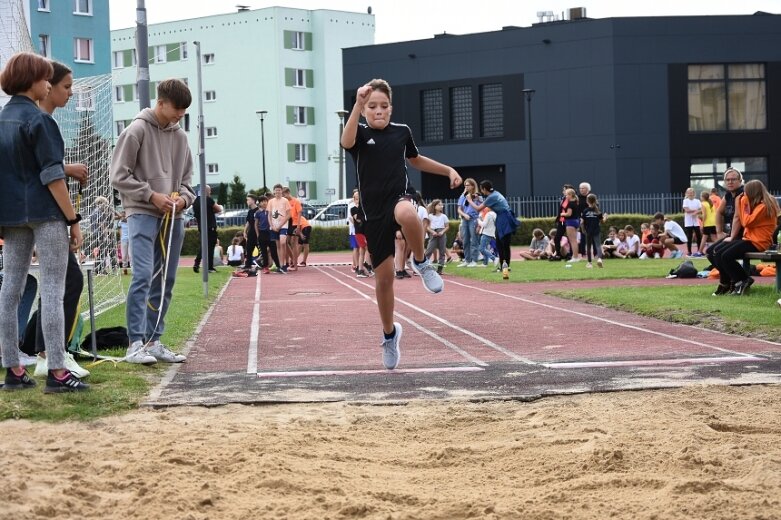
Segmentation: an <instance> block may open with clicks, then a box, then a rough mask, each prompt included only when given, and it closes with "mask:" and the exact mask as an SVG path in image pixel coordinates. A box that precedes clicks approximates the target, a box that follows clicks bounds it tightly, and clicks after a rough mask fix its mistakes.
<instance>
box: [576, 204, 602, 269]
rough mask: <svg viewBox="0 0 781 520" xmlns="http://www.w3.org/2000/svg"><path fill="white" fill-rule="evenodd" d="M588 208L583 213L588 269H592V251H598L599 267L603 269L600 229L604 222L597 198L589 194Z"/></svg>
mask: <svg viewBox="0 0 781 520" xmlns="http://www.w3.org/2000/svg"><path fill="white" fill-rule="evenodd" d="M586 205H587V206H586V208H585V209H584V210H583V211H582V212H581V216H582V218H583V229H584V230H585V231H586V240H585V242H586V254H587V258H588V263H587V264H586V267H587V268H591V250H592V249H594V250H596V251H597V265H598V266H599V267H602V266H603V264H602V249H601V248H600V242H601V237H600V229H599V224H600V222H602V210H601V209H600V208H599V201H597V196H596V195H594V194H593V193H589V194H588V196H587V197H586Z"/></svg>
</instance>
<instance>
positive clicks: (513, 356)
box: [326, 272, 539, 365]
mask: <svg viewBox="0 0 781 520" xmlns="http://www.w3.org/2000/svg"><path fill="white" fill-rule="evenodd" d="M326 274H328V273H326ZM339 274H341V275H343V276H344V277H346V278H348V279H350V280H356V279H354V278H352V277H351V276H350V275H349V274H346V273H342V272H339ZM329 276H330V275H329ZM334 279H335V280H336V278H334ZM337 281H339V280H337ZM339 282H340V283H342V284H343V285H345V286H347V287H350V288H351V289H352V290H354V291H356V292H358V293H359V294H363V293H361V292H360V291H358V290H357V289H355V288H354V287H352V286H351V285H349V284H344V283H343V282H341V281H339ZM356 283H359V284H361V285H363V286H364V287H367V288H369V289H371V290H374V287H373V286H371V285H369V284H367V283H365V282H358V281H357V280H356ZM372 301H373V302H375V304H376V303H377V302H376V300H372ZM396 301H397V302H399V303H401V304H403V305H406V306H407V307H409V308H410V309H412V310H414V311H416V312H419V313H421V314H423V315H424V316H427V317H429V318H431V319H432V320H435V321H438V322H440V323H441V324H443V325H445V326H446V327H449V328H451V329H453V330H455V331H457V332H460V333H461V334H464V335H466V336H469V337H471V338H473V339H474V340H476V341H478V342H479V343H482V344H483V345H485V346H486V347H488V348H490V349H492V350H495V351H497V352H500V353H502V354H504V355H505V356H507V357H509V358H510V359H512V360H514V361H518V362H521V363H524V364H526V365H539V363H536V362H534V361H531V360H530V359H527V358H525V357H523V356H519V355H518V354H516V353H515V352H512V351H510V350H507V349H506V348H504V347H502V346H501V345H497V344H496V343H494V342H493V341H490V340H488V339H486V338H484V337H483V336H481V335H479V334H476V333H474V332H472V331H471V330H467V329H465V328H463V327H459V326H458V325H456V324H455V323H453V322H451V321H448V320H446V319H444V318H440V317H439V316H437V315H436V314H432V313H430V312H428V311H427V310H426V309H423V308H422V307H418V306H417V305H413V304H411V303H409V302H408V301H406V300H403V299H401V298H398V297H397V298H396ZM422 330H424V331H425V332H427V333H428V330H426V329H422Z"/></svg>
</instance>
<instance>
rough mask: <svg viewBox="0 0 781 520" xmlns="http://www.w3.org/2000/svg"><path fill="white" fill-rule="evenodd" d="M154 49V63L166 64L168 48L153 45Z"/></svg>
mask: <svg viewBox="0 0 781 520" xmlns="http://www.w3.org/2000/svg"><path fill="white" fill-rule="evenodd" d="M154 49H155V63H168V46H166V45H155V46H154ZM161 51H162V52H161Z"/></svg>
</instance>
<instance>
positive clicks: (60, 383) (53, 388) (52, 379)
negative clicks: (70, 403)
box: [43, 370, 89, 394]
mask: <svg viewBox="0 0 781 520" xmlns="http://www.w3.org/2000/svg"><path fill="white" fill-rule="evenodd" d="M82 390H89V385H88V384H85V383H82V382H81V379H79V378H78V377H76V376H74V375H73V374H71V373H70V372H67V371H66V372H65V378H64V379H58V378H57V377H56V376H55V375H54V372H53V371H51V370H49V374H48V375H47V376H46V387H45V388H44V389H43V393H44V394H62V393H65V392H80V391H82Z"/></svg>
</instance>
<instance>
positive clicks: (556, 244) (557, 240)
mask: <svg viewBox="0 0 781 520" xmlns="http://www.w3.org/2000/svg"><path fill="white" fill-rule="evenodd" d="M565 236H567V224H566V223H564V222H560V221H557V222H556V236H555V237H554V238H553V249H554V250H555V251H556V256H558V257H561V256H562V255H561V238H562V237H565ZM571 247H572V244H570V248H571Z"/></svg>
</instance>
